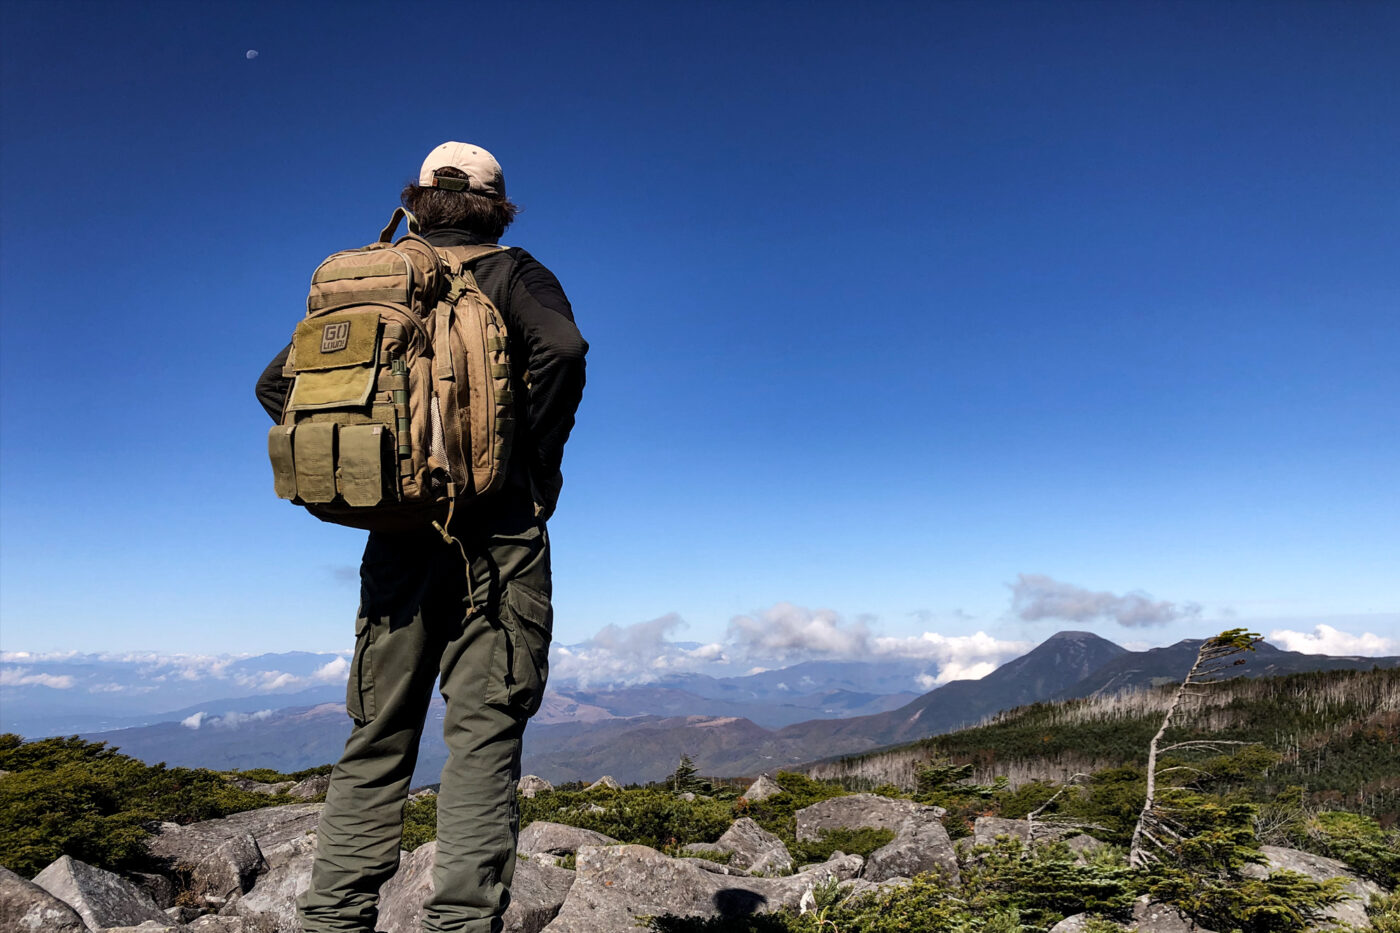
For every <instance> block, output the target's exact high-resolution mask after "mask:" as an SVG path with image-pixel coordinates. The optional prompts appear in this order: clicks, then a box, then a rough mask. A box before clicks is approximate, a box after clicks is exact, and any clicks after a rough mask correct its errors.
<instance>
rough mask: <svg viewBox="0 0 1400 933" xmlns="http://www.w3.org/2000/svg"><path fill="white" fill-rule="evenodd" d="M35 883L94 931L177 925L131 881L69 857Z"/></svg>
mask: <svg viewBox="0 0 1400 933" xmlns="http://www.w3.org/2000/svg"><path fill="white" fill-rule="evenodd" d="M34 883H35V884H37V885H38V886H39V887H41V888H43V889H44V890H45V891H48V892H49V893H50V894H52V895H53V896H54V897H56V898H58V899H59V900H61V901H63V902H64V903H65V904H67V905H68V906H69V907H71V908H73V909H74V910H75V911H77V912H78V916H80V917H82V918H83V922H84V923H86V924H87V925H88V926H90V927H92V928H93V929H94V930H100V929H102V928H103V927H120V926H136V925H137V924H139V923H145V922H146V921H147V920H154V921H156V922H157V923H161V924H164V925H166V926H173V925H174V924H173V923H172V922H171V920H170V918H169V917H167V916H166V915H165V911H163V910H161V909H160V908H159V907H157V906H156V902H155V901H154V900H152V899H151V896H150V895H149V894H147V893H146V892H145V891H143V890H141V889H140V888H138V887H137V886H136V885H134V884H132V883H131V882H130V881H127V880H126V879H125V878H123V877H121V876H120V875H114V874H112V873H111V872H110V871H103V870H102V869H101V868H95V867H93V866H92V865H89V864H87V863H86V862H80V861H78V860H77V859H75V858H73V857H71V856H68V855H64V856H61V857H60V858H59V859H58V860H57V861H55V862H54V863H53V864H51V865H50V866H49V867H48V868H45V869H44V870H43V871H41V872H39V874H37V875H35V876H34Z"/></svg>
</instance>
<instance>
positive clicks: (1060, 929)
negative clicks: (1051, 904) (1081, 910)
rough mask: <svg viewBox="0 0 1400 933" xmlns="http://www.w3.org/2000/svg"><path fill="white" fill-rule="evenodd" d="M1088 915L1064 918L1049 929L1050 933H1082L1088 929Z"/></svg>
mask: <svg viewBox="0 0 1400 933" xmlns="http://www.w3.org/2000/svg"><path fill="white" fill-rule="evenodd" d="M1090 919H1091V918H1090V917H1089V915H1088V914H1075V915H1074V916H1072V917H1066V918H1065V919H1063V920H1061V921H1060V922H1059V923H1057V924H1055V925H1054V926H1052V927H1051V928H1050V933H1084V931H1085V930H1087V929H1088V928H1089V920H1090Z"/></svg>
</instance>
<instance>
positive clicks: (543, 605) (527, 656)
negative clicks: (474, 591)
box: [487, 583, 554, 717]
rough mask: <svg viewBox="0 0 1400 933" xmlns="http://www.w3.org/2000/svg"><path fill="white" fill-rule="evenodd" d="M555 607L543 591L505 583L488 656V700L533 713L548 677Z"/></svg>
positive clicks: (542, 694)
mask: <svg viewBox="0 0 1400 933" xmlns="http://www.w3.org/2000/svg"><path fill="white" fill-rule="evenodd" d="M553 628H554V607H553V606H551V605H550V602H549V598H548V597H546V596H545V595H544V594H543V593H541V592H539V591H538V590H536V589H534V588H533V587H529V586H526V585H525V584H523V583H509V584H507V585H506V594H505V599H504V600H503V605H502V606H501V631H500V632H499V635H500V636H502V637H500V639H499V641H498V642H497V646H496V651H495V652H494V653H493V656H492V659H491V680H492V684H491V687H492V688H494V689H489V690H488V691H487V694H488V697H487V699H488V702H501V703H502V704H503V705H508V706H511V707H514V708H515V709H517V710H519V711H520V712H522V713H523V714H524V715H525V716H527V717H528V716H533V715H535V712H536V711H537V710H538V709H539V708H540V701H541V700H543V699H544V686H545V682H546V681H547V680H548V679H549V642H550V636H551V632H552V631H553Z"/></svg>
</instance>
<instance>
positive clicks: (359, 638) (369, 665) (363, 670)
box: [345, 616, 375, 726]
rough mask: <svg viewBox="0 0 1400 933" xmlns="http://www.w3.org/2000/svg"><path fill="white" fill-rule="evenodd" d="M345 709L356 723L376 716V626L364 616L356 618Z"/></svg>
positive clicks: (364, 721) (365, 721) (358, 723)
mask: <svg viewBox="0 0 1400 933" xmlns="http://www.w3.org/2000/svg"><path fill="white" fill-rule="evenodd" d="M345 711H346V712H347V713H349V714H350V718H351V719H353V720H355V723H356V725H361V726H362V725H364V724H365V723H367V722H369V721H370V720H372V719H373V718H374V713H375V707H374V626H372V625H370V624H369V619H368V618H365V617H364V616H361V617H360V618H358V619H356V620H355V654H354V656H353V657H352V658H351V659H350V680H349V682H348V683H347V684H346V685H345Z"/></svg>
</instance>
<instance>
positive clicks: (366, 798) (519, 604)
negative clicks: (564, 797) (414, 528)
mask: <svg viewBox="0 0 1400 933" xmlns="http://www.w3.org/2000/svg"><path fill="white" fill-rule="evenodd" d="M514 511H515V512H516V513H517V514H516V515H514V516H513V517H506V518H498V519H496V520H493V521H492V522H491V523H490V527H491V529H492V530H491V533H490V534H487V535H481V536H479V537H478V538H477V539H476V540H469V539H467V538H466V537H464V536H459V537H462V543H463V545H464V546H465V548H466V551H467V553H468V555H469V556H470V557H471V580H472V582H473V584H474V585H473V586H472V587H471V592H470V593H469V592H468V589H469V588H468V584H467V578H468V577H467V574H466V572H465V568H464V565H463V560H462V556H461V553H460V552H459V551H458V549H457V548H456V547H455V546H451V545H448V544H447V543H446V542H444V541H443V540H442V539H441V538H440V537H438V536H437V534H436V533H431V534H428V535H412V536H408V535H388V534H374V535H371V536H370V540H369V544H368V545H367V547H366V549H365V556H364V562H363V564H362V566H361V569H360V579H361V597H360V612H359V618H358V619H357V621H356V634H355V654H354V658H353V660H352V662H351V670H350V682H349V684H348V686H347V689H346V693H347V696H346V707H347V711H348V712H349V714H350V716H351V718H352V719H353V720H354V729H353V731H352V732H351V734H350V739H349V740H348V741H347V742H346V744H345V752H344V754H343V755H342V756H341V759H340V762H339V763H338V764H337V765H336V766H335V769H334V771H333V772H332V773H331V783H330V789H329V790H328V791H327V794H326V807H325V810H324V812H323V813H322V815H321V823H320V828H319V829H318V831H317V849H316V860H315V863H314V865H313V868H312V872H311V887H310V889H309V890H307V891H306V893H305V894H303V895H302V896H301V897H299V898H298V899H297V907H298V911H297V912H298V915H299V917H300V919H301V923H302V927H303V929H304V930H306V931H307V933H370V931H372V930H374V928H375V927H374V924H375V921H376V919H377V916H378V906H377V904H378V894H379V888H380V886H381V885H383V884H384V883H385V882H386V881H388V880H389V878H391V877H392V876H393V874H394V872H395V871H396V870H397V869H398V864H399V842H400V836H401V833H402V829H403V805H404V801H405V800H406V798H407V795H408V790H409V782H410V780H411V778H412V775H413V768H414V765H415V764H416V762H417V758H418V742H419V739H420V737H421V736H422V733H423V728H424V717H425V716H426V714H427V711H428V703H429V701H430V700H431V698H432V693H433V682H434V680H437V679H439V678H440V680H441V691H442V696H443V699H444V700H445V701H446V705H447V709H446V714H445V717H444V720H443V733H444V737H445V739H446V740H447V750H448V759H447V764H446V766H445V767H444V768H443V771H442V787H441V791H440V793H439V796H438V800H437V807H438V818H437V819H438V828H437V838H438V843H437V861H436V864H435V865H434V868H433V885H434V890H435V893H434V895H433V897H432V898H431V900H430V901H429V903H428V905H427V909H426V911H425V914H424V921H423V925H424V930H426V931H430V933H448V931H451V933H488V931H490V933H494V931H498V930H500V929H501V920H500V917H501V915H502V914H503V913H504V912H505V909H506V905H507V903H508V902H509V899H510V895H509V890H508V889H509V887H510V883H511V878H512V876H513V874H514V871H515V841H516V833H517V830H518V827H519V814H518V813H517V811H516V801H515V787H516V782H517V781H518V780H519V779H520V738H521V735H522V733H523V732H524V730H525V722H526V720H527V719H528V718H529V717H530V716H531V715H532V714H533V713H534V712H535V710H536V709H538V708H539V704H540V698H541V695H542V693H543V691H544V684H545V679H546V677H547V674H548V653H549V641H550V634H551V629H552V623H553V616H552V610H551V605H550V599H551V585H550V571H549V539H548V535H547V534H546V532H545V529H544V524H543V522H542V521H540V520H538V519H536V518H535V517H534V515H533V512H532V511H531V510H529V509H518V510H514ZM473 604H474V605H475V608H474V609H473Z"/></svg>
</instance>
